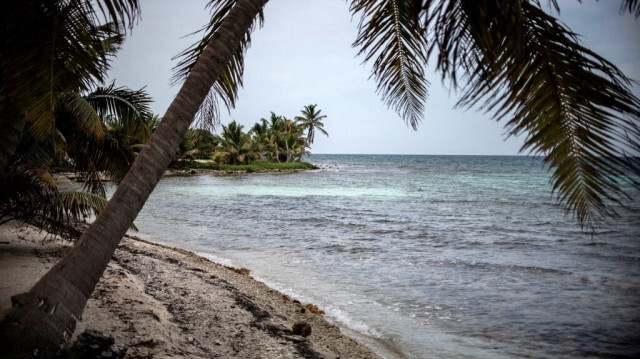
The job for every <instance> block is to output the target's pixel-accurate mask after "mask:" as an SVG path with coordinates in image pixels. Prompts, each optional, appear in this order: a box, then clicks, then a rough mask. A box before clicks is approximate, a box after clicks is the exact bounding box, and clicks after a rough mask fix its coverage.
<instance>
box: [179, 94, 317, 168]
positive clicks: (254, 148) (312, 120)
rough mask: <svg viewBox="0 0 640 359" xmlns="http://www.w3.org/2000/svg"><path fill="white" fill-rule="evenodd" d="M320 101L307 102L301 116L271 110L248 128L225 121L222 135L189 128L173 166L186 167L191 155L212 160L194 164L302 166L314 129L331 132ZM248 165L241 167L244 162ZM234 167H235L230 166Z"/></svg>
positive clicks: (192, 157) (263, 166)
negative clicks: (317, 102) (267, 117)
mask: <svg viewBox="0 0 640 359" xmlns="http://www.w3.org/2000/svg"><path fill="white" fill-rule="evenodd" d="M316 106H317V105H308V106H305V107H304V109H303V110H302V111H301V113H302V116H297V117H296V118H295V120H290V119H288V118H286V117H284V116H279V115H276V114H275V113H274V112H271V116H270V117H269V119H268V120H267V119H264V118H262V119H260V121H259V122H257V123H256V124H255V125H253V127H251V129H250V130H249V131H248V132H245V131H244V126H243V125H241V124H238V123H237V122H236V121H232V122H231V123H229V124H228V125H226V126H225V125H222V132H221V133H220V135H214V134H212V133H211V132H209V131H207V130H205V129H190V130H189V131H187V134H186V135H185V137H184V140H183V141H182V143H181V144H180V148H179V151H178V155H177V158H176V159H175V160H174V161H173V163H172V167H174V168H183V167H184V165H185V161H187V160H192V159H200V160H210V161H212V163H208V162H205V163H204V164H203V163H199V164H197V165H189V166H191V168H203V167H198V166H206V168H209V169H223V170H226V169H224V166H225V165H231V166H240V167H226V168H243V169H241V170H243V171H244V170H246V171H249V172H256V171H264V170H278V169H285V168H286V169H303V168H309V166H311V165H308V166H307V167H301V165H284V164H291V163H299V162H300V161H301V160H302V158H303V157H304V156H305V155H310V152H309V151H308V149H309V147H310V146H311V144H312V143H313V140H314V134H315V131H319V132H320V133H322V134H324V135H325V136H328V135H329V134H328V133H327V131H326V130H325V129H324V123H322V120H323V119H325V118H326V116H324V115H320V112H321V110H317V109H316ZM243 165H244V166H247V167H246V168H245V167H242V166H243ZM231 170H234V169H231Z"/></svg>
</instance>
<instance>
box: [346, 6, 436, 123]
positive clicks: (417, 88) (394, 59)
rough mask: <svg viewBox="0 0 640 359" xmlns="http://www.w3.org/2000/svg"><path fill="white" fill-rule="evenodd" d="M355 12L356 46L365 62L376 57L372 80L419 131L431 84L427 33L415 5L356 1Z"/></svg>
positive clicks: (388, 104) (392, 106)
mask: <svg viewBox="0 0 640 359" xmlns="http://www.w3.org/2000/svg"><path fill="white" fill-rule="evenodd" d="M350 10H351V12H352V13H353V14H354V15H356V14H360V16H361V19H360V23H359V25H358V37H357V39H356V41H355V42H354V43H353V46H354V47H359V48H360V51H359V53H358V55H364V62H368V61H370V60H372V59H374V58H375V61H374V63H373V73H372V75H371V76H372V77H373V78H374V79H375V80H376V81H377V83H378V92H379V93H380V94H381V95H382V99H383V101H384V102H385V103H386V104H387V106H389V107H391V108H393V109H394V110H395V111H396V112H398V113H399V114H400V116H402V118H403V119H404V120H405V121H406V122H407V123H408V124H410V125H411V126H412V127H413V128H414V129H416V128H417V125H418V123H419V122H420V121H421V119H422V117H423V112H424V102H425V101H426V99H427V96H428V92H427V88H428V87H429V82H428V81H427V80H426V78H425V76H424V67H425V66H426V64H427V38H426V33H425V32H424V31H422V27H421V26H420V24H419V23H418V18H417V17H416V9H415V4H414V2H411V1H401V0H368V1H360V0H353V1H352V2H351V7H350Z"/></svg>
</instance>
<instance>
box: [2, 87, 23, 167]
mask: <svg viewBox="0 0 640 359" xmlns="http://www.w3.org/2000/svg"><path fill="white" fill-rule="evenodd" d="M0 102H2V100H1V99H0ZM3 107H4V106H2V105H0V128H1V129H2V131H0V144H2V145H0V178H2V177H4V175H5V174H6V170H7V166H8V165H9V162H10V161H11V157H13V154H14V153H15V152H16V148H18V144H19V143H20V138H21V137H22V132H23V131H24V121H22V119H20V118H17V117H14V116H11V115H10V114H8V113H7V112H6V111H2V108H3Z"/></svg>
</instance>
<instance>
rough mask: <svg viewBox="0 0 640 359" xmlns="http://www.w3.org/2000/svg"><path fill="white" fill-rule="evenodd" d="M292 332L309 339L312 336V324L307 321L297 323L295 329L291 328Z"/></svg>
mask: <svg viewBox="0 0 640 359" xmlns="http://www.w3.org/2000/svg"><path fill="white" fill-rule="evenodd" d="M291 331H292V332H293V334H295V335H302V336H303V337H308V336H309V335H310V334H311V324H309V323H307V322H305V321H303V320H302V321H299V322H296V323H295V324H294V325H293V327H291Z"/></svg>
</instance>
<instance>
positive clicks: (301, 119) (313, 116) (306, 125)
mask: <svg viewBox="0 0 640 359" xmlns="http://www.w3.org/2000/svg"><path fill="white" fill-rule="evenodd" d="M316 106H318V105H308V106H305V107H304V109H303V110H302V111H301V112H302V116H298V117H296V121H297V122H298V123H299V124H300V125H301V126H302V129H303V130H306V131H307V144H308V145H311V144H312V143H313V139H314V136H315V130H316V129H317V130H318V131H320V132H321V133H323V134H324V135H325V136H327V137H329V134H328V133H327V131H325V129H324V124H323V123H322V120H323V119H325V118H326V117H327V116H325V115H322V116H321V115H320V112H322V110H318V111H316Z"/></svg>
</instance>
